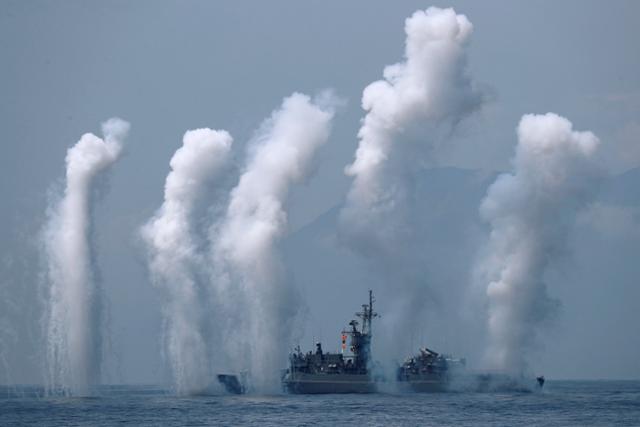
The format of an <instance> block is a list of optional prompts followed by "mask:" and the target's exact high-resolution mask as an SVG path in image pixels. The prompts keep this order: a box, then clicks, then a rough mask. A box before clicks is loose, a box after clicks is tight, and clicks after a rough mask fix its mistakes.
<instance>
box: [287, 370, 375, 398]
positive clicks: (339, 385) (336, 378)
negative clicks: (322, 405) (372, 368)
mask: <svg viewBox="0 0 640 427" xmlns="http://www.w3.org/2000/svg"><path fill="white" fill-rule="evenodd" d="M282 383H283V386H284V388H285V390H286V391H288V392H289V393H293V394H330V393H375V392H376V391H377V389H376V384H375V382H373V381H372V380H371V377H369V375H357V374H354V375H348V374H339V375H337V374H308V373H301V372H296V373H295V375H292V376H287V377H286V378H285V379H284V380H283V382H282Z"/></svg>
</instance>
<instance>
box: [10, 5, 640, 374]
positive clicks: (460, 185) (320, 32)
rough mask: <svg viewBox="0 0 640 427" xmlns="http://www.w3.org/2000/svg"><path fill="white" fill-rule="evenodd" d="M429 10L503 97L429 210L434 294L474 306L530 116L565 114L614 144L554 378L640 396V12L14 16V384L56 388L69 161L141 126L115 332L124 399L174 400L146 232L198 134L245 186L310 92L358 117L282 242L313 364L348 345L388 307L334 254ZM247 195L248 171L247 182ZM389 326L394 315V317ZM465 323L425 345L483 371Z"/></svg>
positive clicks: (109, 195) (341, 124) (565, 288)
mask: <svg viewBox="0 0 640 427" xmlns="http://www.w3.org/2000/svg"><path fill="white" fill-rule="evenodd" d="M429 6H439V7H454V8H455V10H456V12H457V13H462V14H465V15H466V16H467V17H468V19H469V20H470V21H471V22H472V24H473V27H474V31H473V34H472V36H471V40H470V44H469V46H468V72H469V74H470V75H471V76H472V77H473V80H474V81H476V82H478V84H479V85H481V87H482V88H483V90H484V91H485V93H486V94H487V100H486V102H485V104H484V105H483V107H482V108H481V109H480V111H478V112H476V113H475V114H474V115H473V116H472V117H471V118H470V119H469V120H465V121H464V122H463V123H461V124H460V126H459V128H458V129H457V131H456V133H455V135H453V136H452V138H451V141H449V143H448V144H447V147H445V149H443V150H442V151H440V152H439V153H438V162H437V163H438V166H437V168H432V169H430V170H427V171H425V172H424V174H423V175H421V176H424V180H425V181H424V190H423V191H424V193H421V194H423V196H424V198H425V200H431V201H435V202H434V203H431V204H430V205H429V204H427V205H428V206H427V207H426V208H425V209H426V210H425V212H424V218H425V224H431V225H432V226H433V227H437V232H433V233H432V234H433V240H429V239H426V240H425V242H424V247H423V248H422V249H421V250H423V251H424V253H425V254H430V255H432V256H433V259H434V264H436V263H437V266H434V268H433V270H434V273H433V278H432V279H433V280H441V281H446V280H455V281H456V282H457V285H456V287H455V289H454V288H453V287H452V289H451V290H450V291H447V290H446V288H445V290H443V291H440V292H441V293H442V295H441V299H442V300H446V301H448V302H447V303H446V307H447V308H451V307H454V306H457V307H466V306H465V305H464V304H466V303H465V302H464V301H463V300H464V299H465V298H464V293H465V290H466V289H468V287H470V286H471V282H472V281H473V278H472V276H473V274H472V269H473V265H474V262H475V259H476V256H477V254H478V252H479V251H480V249H481V247H482V243H481V242H482V241H483V239H484V238H485V237H486V235H487V233H488V229H487V226H486V224H483V223H482V222H481V220H480V217H479V213H478V208H479V203H480V200H481V199H482V198H483V196H484V195H485V194H486V191H487V188H488V186H489V184H490V183H491V182H492V181H493V178H495V176H496V175H497V174H498V173H500V172H503V171H509V170H511V167H512V164H511V163H510V159H511V158H512V157H513V155H514V151H515V146H516V143H517V135H516V127H517V125H518V122H519V121H520V117H521V116H522V115H524V114H527V113H540V114H544V113H547V112H550V111H552V112H555V113H557V114H560V115H562V116H564V117H567V118H568V119H569V120H570V121H571V122H572V123H573V126H574V128H575V129H577V130H589V131H592V132H593V133H594V134H595V135H597V136H598V138H599V139H600V140H601V141H602V149H601V150H600V152H599V154H598V156H599V157H598V163H599V165H600V166H601V167H602V169H603V170H604V171H606V174H607V179H606V180H605V182H604V183H603V185H602V189H601V191H600V193H599V195H598V196H597V198H596V200H595V201H594V202H593V203H592V204H591V205H590V207H589V208H588V209H587V210H585V211H584V212H582V213H581V214H579V215H578V218H577V220H576V222H575V224H574V225H573V226H572V228H571V230H570V232H569V235H568V238H567V241H568V244H567V250H566V252H567V253H566V254H564V256H563V257H562V259H561V260H560V261H558V262H557V263H555V264H554V265H553V266H552V268H550V269H549V271H547V272H546V280H547V281H548V285H549V286H548V288H549V290H550V293H551V294H552V295H553V296H554V297H555V298H557V299H558V300H559V301H561V303H562V310H560V312H559V313H558V314H557V315H556V316H555V317H554V318H553V320H552V321H551V322H550V324H549V325H547V326H546V329H545V330H546V331H547V332H548V334H546V337H545V338H544V340H543V341H544V345H543V349H542V350H541V351H540V354H539V356H538V357H537V359H536V361H537V362H536V363H537V365H536V368H537V369H538V370H539V371H541V372H544V373H545V374H547V375H548V376H550V377H556V378H636V379H637V378H640V362H639V360H640V340H638V338H637V330H636V328H637V326H636V325H637V324H640V302H639V301H640V289H638V280H639V279H640V270H639V267H638V266H637V262H636V259H637V253H638V250H639V249H640V195H639V193H638V188H639V185H640V181H639V180H640V172H639V171H640V169H639V168H640V51H639V50H638V48H637V40H640V28H639V27H638V26H637V24H636V22H635V21H636V17H637V16H638V14H639V13H640V4H638V3H637V2H634V1H613V2H605V1H561V2H557V1H539V2H530V3H525V2H497V1H495V2H494V1H489V2H475V1H467V2H465V1H452V2H439V1H438V2H422V1H401V2H384V3H382V4H375V5H372V4H371V2H365V1H351V2H346V3H345V2H338V1H325V2H299V1H275V2H248V1H220V2H208V1H190V2H180V1H160V2H152V1H136V2H128V1H109V2H98V1H90V2H86V1H65V2H51V1H7V0H0V58H1V61H2V67H0V130H1V131H2V133H1V141H0V144H1V145H0V146H1V147H2V155H1V156H0V196H1V197H2V202H1V203H0V355H1V357H0V382H2V383H39V382H41V381H42V378H43V373H42V364H43V356H42V349H43V338H42V336H41V335H42V332H41V330H42V327H41V319H42V306H43V298H44V297H43V292H42V282H43V280H44V279H43V275H42V259H41V256H40V255H41V253H40V251H39V249H38V248H39V240H38V239H39V235H40V231H41V230H42V228H43V226H44V223H45V220H46V211H47V206H48V205H49V201H50V199H51V197H52V196H51V195H52V193H54V192H55V191H57V190H58V189H59V188H60V186H61V185H62V184H61V180H62V178H63V176H64V167H65V165H64V158H65V154H66V150H67V149H68V148H69V147H71V146H72V145H73V144H75V143H76V141H78V140H79V139H80V137H81V136H82V135H83V134H84V133H86V132H93V133H96V134H99V131H100V124H101V123H102V122H104V121H105V120H107V119H109V118H110V117H114V116H117V117H120V118H122V119H125V120H127V121H128V122H130V123H131V130H130V132H129V136H128V138H127V140H126V142H125V144H124V149H123V150H124V151H123V153H122V157H121V159H120V160H119V161H118V163H117V164H115V165H114V166H113V167H112V168H111V170H110V171H109V173H108V179H107V180H106V181H105V182H104V183H103V186H104V188H103V189H101V195H100V197H99V200H98V201H97V203H96V204H95V207H94V210H93V212H92V214H93V221H94V225H95V236H94V237H95V246H96V254H97V256H96V258H97V269H98V272H99V277H100V282H101V286H102V288H103V290H104V294H105V296H106V301H107V310H106V312H107V313H108V314H107V318H108V322H107V323H108V331H107V333H106V336H107V337H108V338H107V339H108V341H109V342H108V344H107V352H108V354H109V356H108V357H107V358H106V361H105V363H106V373H105V381H106V382H114V383H117V382H126V383H158V382H163V381H166V380H167V378H168V377H167V370H166V366H165V365H166V364H165V363H164V362H163V359H162V348H161V338H160V336H161V332H162V331H161V329H162V316H161V309H160V306H161V302H160V296H159V295H158V292H157V289H155V288H154V287H153V286H152V285H151V283H150V280H149V278H148V274H147V266H146V259H145V253H144V248H143V245H142V243H141V241H140V237H139V233H138V230H139V228H140V227H141V226H142V225H143V224H144V223H145V222H146V221H147V220H148V219H149V218H151V217H152V215H153V214H154V212H155V211H156V209H158V207H159V206H160V205H161V204H162V201H163V186H164V180H165V177H166V175H167V173H168V172H169V160H170V158H171V157H172V155H173V153H174V152H175V150H176V149H177V148H179V147H180V145H181V140H182V136H183V134H184V132H185V131H187V130H188V129H195V128H201V127H210V128H212V129H225V130H227V131H228V132H229V133H230V134H231V135H232V136H233V139H234V146H233V152H232V163H233V165H234V167H235V169H238V168H240V167H241V165H243V164H244V150H245V148H246V145H247V142H248V141H250V140H251V138H252V136H253V135H254V134H255V132H256V131H257V129H258V128H259V126H260V124H261V123H262V122H263V120H264V119H265V118H267V117H269V116H270V115H271V113H272V111H274V110H276V109H277V108H278V107H279V106H280V104H281V103H282V99H283V98H284V97H287V96H289V95H291V94H292V93H293V92H302V93H307V94H309V95H311V96H314V95H316V94H318V93H320V92H321V91H323V90H325V89H332V90H333V91H334V93H335V94H336V95H337V96H338V97H339V98H340V99H341V100H342V102H340V103H339V104H340V105H339V106H338V107H337V108H336V112H335V117H334V119H333V128H332V132H331V134H330V136H329V139H328V142H327V143H326V144H324V145H323V146H322V147H321V148H320V149H319V150H318V152H317V155H316V157H315V159H314V161H313V164H312V165H311V167H312V173H311V174H309V176H308V177H307V179H306V180H304V182H302V183H300V184H297V185H294V186H293V187H292V188H291V194H290V197H289V198H288V201H287V202H286V212H287V216H288V226H287V233H286V236H285V237H284V240H283V242H282V252H283V265H284V266H285V269H287V270H288V272H289V274H291V276H292V277H293V279H294V280H293V281H294V285H295V286H297V287H298V288H299V289H300V291H301V294H302V300H303V302H302V304H304V306H305V310H307V313H308V315H307V316H306V320H305V324H304V325H301V327H302V329H303V330H304V333H303V338H302V345H303V347H309V348H311V343H312V341H314V340H317V339H322V340H323V341H327V342H331V340H334V338H335V341H336V343H337V339H338V338H337V337H338V336H339V330H340V328H342V327H343V326H344V325H346V324H347V322H348V320H350V318H351V316H352V312H353V311H355V310H356V309H357V308H358V307H359V306H360V304H361V303H363V302H365V301H364V298H365V297H366V294H365V291H366V289H368V288H369V287H371V286H373V287H374V288H375V287H376V286H379V287H382V284H381V283H379V281H380V280H381V279H380V278H379V277H378V278H376V277H373V278H372V277H370V272H369V273H368V272H367V268H366V265H365V264H364V263H363V261H362V260H361V259H360V258H359V257H358V256H357V254H353V253H346V252H348V251H347V249H345V248H342V247H340V245H339V243H336V241H335V239H334V237H335V236H334V234H335V232H336V231H335V228H336V219H335V218H336V216H337V211H338V210H339V207H340V206H341V205H342V204H343V203H344V200H345V197H346V194H347V192H348V190H349V186H350V183H351V178H350V177H348V176H347V175H345V173H344V168H345V166H347V165H348V164H350V163H351V162H352V161H353V157H354V152H355V150H356V148H357V145H358V138H357V132H358V129H359V127H360V121H361V119H362V117H364V114H365V113H364V111H363V110H362V108H361V104H360V99H361V96H362V91H363V89H364V88H365V87H366V86H367V85H368V84H369V83H371V82H373V81H375V80H378V79H380V78H381V77H382V70H383V68H384V66H386V65H388V64H392V63H395V62H398V61H400V60H401V59H402V53H403V49H404V38H405V34H404V28H403V27H404V20H405V19H406V18H407V17H409V16H410V15H411V14H412V13H413V12H414V11H416V10H419V9H426V8H427V7H429ZM231 170H232V171H233V170H234V168H232V169H231ZM237 178H238V176H237V174H235V175H234V173H233V172H229V176H228V180H229V182H232V183H233V182H234V180H237ZM429 198H431V199H429ZM436 202H437V203H436ZM436 207H438V209H440V211H438V212H436V211H435V210H433V211H431V212H429V209H435V208H436ZM461 230H471V231H469V232H468V233H466V234H464V233H462V234H461ZM332 236H334V237H332ZM345 251H346V252H345ZM345 253H346V255H344V254H345ZM335 266H338V267H335ZM332 268H335V270H336V271H331V270H332ZM374 290H375V289H374ZM449 300H451V301H453V302H451V301H449ZM443 304H444V303H443ZM384 308H385V302H384V300H383V298H382V296H381V297H380V298H379V310H380V312H381V314H382V315H383V318H384ZM460 310H462V309H460ZM448 313H449V314H447V315H443V316H440V318H439V320H437V319H432V320H433V322H432V323H431V325H435V326H425V327H424V328H422V329H420V331H421V332H419V333H417V332H416V334H419V335H420V334H422V335H424V334H425V332H424V330H423V329H425V328H426V330H427V331H428V335H429V338H428V339H429V340H430V341H431V342H434V343H435V344H436V345H437V347H439V348H443V347H444V348H448V349H450V350H447V351H451V352H454V353H462V354H460V355H462V356H465V355H466V356H467V357H468V358H469V359H470V360H471V361H472V362H474V361H478V363H479V360H480V358H481V357H480V352H478V351H477V347H479V346H481V345H482V340H481V336H482V333H477V331H475V330H471V329H464V328H463V326H464V325H465V323H464V322H462V321H460V322H458V321H456V320H455V319H453V317H455V316H453V314H451V312H448ZM456 313H457V311H456ZM416 341H417V338H416ZM283 345H285V344H283ZM336 345H337V344H336ZM328 346H329V348H331V345H328ZM416 346H417V345H416ZM414 347H415V346H414ZM407 351H409V349H407Z"/></svg>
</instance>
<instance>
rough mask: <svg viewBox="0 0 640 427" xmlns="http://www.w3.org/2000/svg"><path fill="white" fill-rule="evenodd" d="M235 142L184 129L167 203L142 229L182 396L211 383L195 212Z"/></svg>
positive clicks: (217, 133)
mask: <svg viewBox="0 0 640 427" xmlns="http://www.w3.org/2000/svg"><path fill="white" fill-rule="evenodd" d="M231 144H232V138H231V136H230V135H229V134H228V133H227V132H226V131H216V130H211V129H197V130H191V131H188V132H187V133H185V135H184V138H183V145H182V147H181V148H179V149H178V150H177V151H176V152H175V154H174V155H173V157H172V158H171V163H170V165H171V172H169V174H168V175H167V179H166V182H165V190H164V203H163V204H162V206H161V207H160V209H159V210H158V211H157V212H156V214H155V215H154V217H153V218H151V219H150V220H149V222H148V223H147V224H145V225H144V226H143V227H142V230H141V233H142V237H143V239H144V241H145V242H146V244H147V249H148V254H149V271H150V273H151V280H152V282H153V283H154V284H155V285H156V286H157V287H158V288H159V290H160V291H161V292H162V298H163V315H164V323H165V337H164V342H165V349H166V354H167V356H168V359H169V361H170V364H171V369H172V374H173V380H174V385H175V389H176V392H177V393H178V394H190V393H197V392H199V391H202V390H203V389H204V388H206V387H207V386H208V384H209V383H210V381H211V372H210V367H211V362H210V360H209V351H210V345H209V344H208V343H207V336H208V335H207V334H206V332H205V330H204V323H205V319H203V316H204V315H205V314H207V313H205V309H206V307H205V306H204V305H203V304H204V302H205V301H206V295H207V293H206V284H205V283H203V282H202V280H201V277H202V274H201V272H202V271H203V261H204V260H203V259H202V250H201V248H202V244H203V242H202V239H201V237H200V236H201V235H202V233H198V227H197V224H198V218H197V215H198V213H202V208H203V207H204V208H206V205H207V202H208V201H209V198H208V197H207V196H210V195H211V193H212V191H211V187H212V186H213V184H214V180H215V179H216V178H217V177H219V176H220V174H221V172H222V171H224V169H225V166H226V164H227V160H228V157H229V153H230V150H231Z"/></svg>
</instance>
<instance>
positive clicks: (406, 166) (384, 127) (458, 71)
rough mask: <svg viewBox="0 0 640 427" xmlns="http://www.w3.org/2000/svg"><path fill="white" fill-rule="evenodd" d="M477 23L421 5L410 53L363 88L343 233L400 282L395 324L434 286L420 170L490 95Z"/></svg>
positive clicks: (410, 28) (410, 26)
mask: <svg viewBox="0 0 640 427" xmlns="http://www.w3.org/2000/svg"><path fill="white" fill-rule="evenodd" d="M472 29H473V27H472V25H471V23H470V22H469V20H468V19H467V18H466V16H464V15H457V14H456V13H455V11H454V10H453V9H439V8H435V7H432V8H429V9H427V10H426V11H422V10H420V11H417V12H415V13H414V14H413V15H412V16H411V17H409V18H408V19H407V20H406V22H405V32H406V35H407V37H406V44H405V53H404V56H405V59H404V60H403V61H402V62H400V63H397V64H393V65H390V66H387V67H385V69H384V79H383V80H379V81H376V82H373V83H371V84H370V85H369V86H367V87H366V88H365V89H364V92H363V95H362V107H363V108H364V109H365V110H366V111H367V114H366V116H365V117H364V119H363V121H362V126H361V128H360V130H359V132H358V138H359V140H360V141H359V146H358V149H357V151H356V154H355V160H354V162H353V163H352V164H351V165H349V166H348V167H347V169H346V173H347V174H348V175H350V176H352V177H353V182H352V185H351V188H350V190H349V193H348V195H347V199H346V204H345V207H344V208H343V210H342V212H341V216H340V220H341V228H342V236H343V238H344V240H346V243H347V244H348V245H349V246H351V247H352V248H354V249H355V250H356V251H357V252H359V253H361V254H362V255H364V256H365V257H366V258H367V259H369V260H370V261H371V262H372V263H373V265H375V266H376V268H379V269H381V270H382V275H383V276H386V277H385V281H386V282H388V283H390V285H389V286H393V289H391V288H389V289H387V290H386V291H387V293H388V294H390V295H388V296H389V297H393V298H394V299H395V300H396V302H397V303H398V304H399V306H398V307H397V309H396V310H395V314H391V315H390V316H386V319H383V321H384V322H389V321H391V323H394V325H390V326H389V327H390V328H393V329H396V328H404V327H405V326H408V324H409V323H411V322H413V321H415V317H416V316H417V315H419V312H420V311H421V310H422V309H423V308H424V305H425V300H426V299H428V298H429V297H428V295H427V294H428V293H430V290H428V286H427V285H426V284H425V279H424V277H425V263H424V260H423V259H421V257H420V253H421V252H422V249H421V248H423V247H424V240H423V238H422V237H424V236H421V237H418V236H420V233H418V229H419V227H421V223H422V221H421V219H420V212H418V211H417V206H416V201H415V198H416V194H415V185H416V176H417V174H418V173H419V172H420V170H421V169H423V168H425V167H426V166H429V165H430V164H433V163H434V162H435V161H436V154H437V150H438V148H439V147H440V146H441V145H442V144H443V143H445V142H446V141H447V140H448V139H449V138H450V136H451V133H452V131H453V130H454V129H455V127H456V125H457V124H458V123H459V122H460V121H461V120H463V119H465V118H466V117H468V116H469V115H470V114H471V113H473V112H474V111H476V110H477V109H478V108H479V107H480V106H481V104H482V101H483V94H482V93H481V92H480V91H479V90H478V89H477V87H476V85H475V84H474V83H473V82H472V80H471V78H470V77H469V76H468V73H467V66H466V63H467V56H466V45H467V42H468V41H469V38H470V36H471V33H472ZM427 234H428V233H427ZM394 319H395V320H394ZM401 324H403V325H401ZM405 330H406V329H405ZM396 347H397V346H396Z"/></svg>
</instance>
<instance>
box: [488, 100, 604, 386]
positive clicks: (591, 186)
mask: <svg viewBox="0 0 640 427" xmlns="http://www.w3.org/2000/svg"><path fill="white" fill-rule="evenodd" d="M598 145H599V141H598V138H596V136H595V135H594V134H592V133H591V132H577V131H574V130H573V129H572V124H571V122H569V121H568V120H567V119H565V118H564V117H560V116H558V115H556V114H553V113H548V114H545V115H532V114H527V115H525V116H523V117H522V119H521V120H520V124H519V125H518V145H517V147H516V152H515V157H514V158H513V160H512V165H513V171H512V172H511V173H506V174H502V175H500V176H499V177H498V178H497V179H496V181H495V182H494V183H493V184H492V185H491V186H490V187H489V189H488V192H487V195H486V197H485V198H484V200H483V201H482V204H481V206H480V215H481V217H482V218H483V219H484V220H485V221H486V222H487V223H488V224H489V225H490V227H491V234H490V236H489V241H488V244H487V248H486V256H484V257H481V259H480V261H479V264H478V270H479V271H480V272H481V274H482V277H483V279H484V280H483V283H484V284H485V286H486V295H487V297H488V331H489V347H488V351H487V357H488V361H489V363H490V364H491V366H492V367H493V368H495V369H500V370H505V371H507V372H509V373H512V374H517V375H520V374H526V373H528V372H527V370H528V369H529V366H528V362H529V355H530V352H531V351H532V350H534V344H535V343H536V339H537V335H538V333H539V330H540V327H541V325H542V323H543V322H544V320H545V319H547V318H548V316H549V314H550V313H552V312H553V310H554V308H555V307H556V306H557V302H556V301H554V300H552V299H551V298H550V297H549V295H548V293H547V288H546V285H545V282H544V274H545V271H546V270H547V268H548V267H549V265H551V264H552V263H553V262H555V261H557V259H558V257H559V256H560V255H561V254H562V252H563V251H565V250H566V248H565V246H566V244H565V243H566V238H567V233H568V231H569V227H570V226H571V225H572V224H573V223H574V222H575V220H576V216H577V214H578V212H579V210H580V209H582V208H583V207H584V206H585V205H586V204H587V202H589V201H590V200H591V198H592V197H593V195H594V192H595V189H596V188H597V185H596V184H597V181H598V177H599V173H598V169H597V168H596V166H595V162H594V161H593V157H594V153H595V152H596V149H597V147H598Z"/></svg>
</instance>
